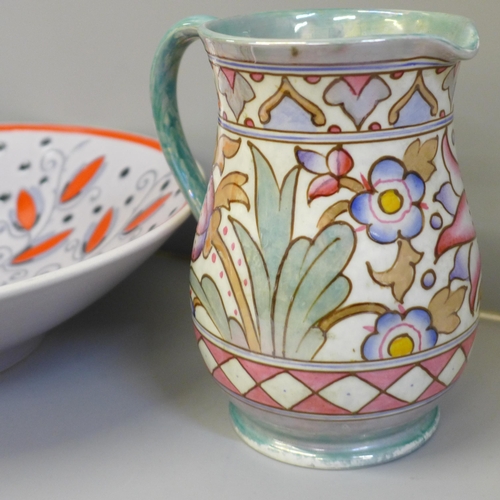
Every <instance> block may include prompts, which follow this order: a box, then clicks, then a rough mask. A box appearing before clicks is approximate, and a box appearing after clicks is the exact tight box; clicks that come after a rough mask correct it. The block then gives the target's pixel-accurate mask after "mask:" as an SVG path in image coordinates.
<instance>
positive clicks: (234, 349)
mask: <svg viewBox="0 0 500 500" xmlns="http://www.w3.org/2000/svg"><path fill="white" fill-rule="evenodd" d="M433 16H434V17H433ZM440 16H441V17H440ZM332 20H333V21H332ZM334 21H335V22H334ZM431 23H435V24H431ZM395 25H397V26H399V27H401V29H402V30H403V31H404V29H408V32H404V33H401V32H400V31H399V28H398V31H397V32H395V31H394V29H395V28H394V26H395ZM457 25H459V26H461V29H462V28H463V29H462V31H461V33H462V34H463V35H464V36H463V39H462V38H461V39H460V40H455V39H454V42H453V43H454V45H453V43H448V42H447V41H443V40H445V39H446V36H447V33H448V32H445V29H448V30H451V29H452V28H456V26H457ZM292 28H293V29H294V30H295V31H293V32H292V31H291V30H292ZM426 29H429V30H430V32H431V34H430V35H429V36H428V37H427V36H426V31H425V30H426ZM273 30H276V31H277V33H275V32H274V31H273ZM301 30H304V32H303V33H302V31H301ZM378 30H380V31H378ZM467 30H468V31H467ZM263 33H266V34H267V38H266V37H265V41H262V34H263ZM297 33H298V34H297ZM453 33H456V32H455V31H453ZM386 35H388V36H386ZM407 35H410V36H407ZM417 35H418V36H417ZM196 36H200V38H201V39H202V41H203V43H204V45H205V48H206V50H207V53H208V57H209V60H210V64H211V66H212V69H213V73H214V77H215V86H216V90H217V96H218V102H219V113H218V125H219V127H218V138H217V148H216V152H215V159H214V162H213V168H212V173H211V178H210V180H209V182H208V189H207V191H206V196H205V199H204V203H203V206H201V204H200V201H201V198H202V196H201V194H200V193H202V192H203V182H202V180H201V179H200V176H199V175H198V174H197V173H196V169H195V168H194V167H192V166H190V163H193V164H194V161H192V160H190V156H189V155H190V152H189V150H188V148H187V147H186V146H185V140H184V137H183V135H182V131H180V130H179V127H178V122H179V121H178V118H179V117H178V112H177V107H176V104H175V86H174V84H173V80H174V78H175V75H176V72H177V68H178V64H179V59H180V54H181V53H182V51H183V50H184V47H185V44H186V43H189V42H190V41H192V40H193V39H194V38H195V37H196ZM280 37H281V38H280ZM330 37H332V39H331V40H330ZM372 41H377V42H380V43H376V44H375V43H361V42H372ZM465 41H466V42H467V44H465ZM462 42H464V46H463V48H462V45H461V44H462ZM476 50H477V34H476V32H475V30H474V28H473V27H472V25H471V24H470V23H469V22H468V21H467V20H464V19H462V18H458V17H453V16H447V15H441V14H435V15H434V14H432V15H430V14H428V13H418V12H413V13H412V12H410V13H404V12H395V13H390V12H389V13H388V12H383V13H382V12H375V11H374V12H371V11H370V12H368V11H351V10H345V11H344V10H340V11H337V10H332V11H324V12H321V13H312V12H289V13H287V12H278V13H273V14H268V15H266V14H256V15H255V16H254V15H252V16H247V17H244V18H235V19H230V20H214V19H207V18H201V19H198V18H193V19H192V20H191V21H189V20H188V21H186V22H183V23H180V24H179V25H177V26H176V27H174V28H173V29H172V30H171V31H170V32H169V33H167V36H166V38H165V40H164V42H163V43H162V45H161V46H160V49H159V52H158V53H157V56H156V58H155V62H154V64H153V71H152V91H153V92H152V96H153V110H154V113H155V119H156V124H157V128H158V131H159V135H160V139H161V142H162V145H163V150H164V152H165V154H166V156H167V158H168V159H169V161H170V163H172V164H173V165H174V171H175V172H176V173H177V177H178V178H179V179H183V178H184V177H185V176H186V175H187V178H186V180H185V182H184V183H182V182H181V184H183V188H184V192H185V193H186V195H187V196H188V197H190V199H191V207H192V208H193V210H194V211H195V214H196V215H198V214H199V224H198V227H197V230H196V236H195V241H194V245H193V253H192V263H191V273H190V285H191V290H190V293H191V304H192V313H193V318H194V325H195V332H196V337H197V341H198V346H199V349H200V351H201V354H202V356H203V359H204V360H205V363H206V365H207V367H208V369H209V371H210V373H211V374H212V375H213V377H214V378H215V379H216V380H217V382H218V383H219V384H220V385H221V386H222V387H223V388H224V389H225V390H226V391H227V392H228V393H229V395H230V398H231V406H230V412H231V417H232V420H233V423H234V426H235V429H236V431H237V432H238V434H239V435H240V436H241V437H242V438H243V439H244V440H245V442H247V443H248V444H249V445H250V446H252V447H253V448H255V449H257V450H259V451H261V452H262V453H264V454H266V455H268V456H271V457H274V458H277V459H278V460H282V461H285V462H290V463H294V464H297V465H305V466H310V467H321V468H346V467H357V466H362V465H368V464H373V463H380V462H383V461H387V460H392V459H394V458H396V457H398V456H402V455H404V454H407V453H409V452H410V451H412V450H414V449H416V448H418V447H419V446H421V445H422V444H423V443H424V442H425V441H427V439H429V437H430V436H431V435H432V434H433V432H434V431H435V429H436V426H437V422H438V418H439V417H438V415H439V413H438V409H437V407H436V404H437V403H436V400H437V398H438V397H439V396H440V395H441V394H442V393H443V392H444V391H446V390H447V389H448V388H449V387H450V386H451V385H452V384H453V383H454V382H455V381H456V380H457V378H458V377H459V376H460V374H461V373H462V370H463V368H464V366H465V364H466V362H467V359H468V357H469V353H470V349H471V346H472V342H473V340H474V336H475V332H476V329H477V323H478V307H479V293H478V289H479V283H480V257H479V252H478V248H477V242H476V233H475V230H474V226H473V224H472V219H471V216H470V213H469V208H468V204H467V198H466V196H465V192H464V188H463V185H462V180H461V177H460V172H459V168H458V163H457V161H456V154H455V145H454V138H453V125H452V123H453V106H454V105H453V92H454V89H455V81H456V75H457V70H458V64H459V61H460V60H461V59H466V58H469V57H472V56H473V55H474V53H475V51H476ZM433 55H434V56H433ZM165 83H167V85H165ZM200 212H201V213H200ZM363 450H365V452H364V451H363Z"/></svg>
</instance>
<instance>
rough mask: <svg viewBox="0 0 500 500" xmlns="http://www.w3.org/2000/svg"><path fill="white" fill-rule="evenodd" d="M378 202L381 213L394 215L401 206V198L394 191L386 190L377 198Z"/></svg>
mask: <svg viewBox="0 0 500 500" xmlns="http://www.w3.org/2000/svg"><path fill="white" fill-rule="evenodd" d="M378 202H379V205H380V208H381V209H382V211H383V212H385V213H386V214H395V213H396V212H397V211H398V210H400V209H401V207H402V205H403V197H402V196H401V195H400V194H399V193H398V191H396V190H395V189H388V190H387V191H384V192H383V193H382V194H381V195H380V196H379V198H378Z"/></svg>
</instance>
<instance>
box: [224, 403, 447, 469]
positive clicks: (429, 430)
mask: <svg viewBox="0 0 500 500" xmlns="http://www.w3.org/2000/svg"><path fill="white" fill-rule="evenodd" d="M229 412H230V416H231V419H232V421H233V424H234V427H235V430H236V432H237V433H238V435H239V436H240V437H241V438H242V439H243V441H244V442H245V443H247V444H248V445H249V446H250V447H252V448H253V449H255V450H256V451H258V452H260V453H262V454H264V455H266V456H268V457H270V458H273V459H275V460H278V461H280V462H285V463H289V464H292V465H297V466H300V467H308V468H313V469H355V468H361V467H368V466H371V465H377V464H382V463H385V462H390V461H392V460H396V459H397V458H400V457H403V456H405V455H407V454H409V453H411V452H413V451H415V450H416V449H418V448H420V447H421V446H422V445H423V444H425V443H426V442H427V441H428V440H429V439H430V437H431V436H432V435H433V434H434V432H435V431H436V429H437V426H438V422H439V408H438V407H437V406H433V408H432V409H430V410H429V408H428V407H427V408H425V412H423V413H422V412H421V411H419V412H416V413H414V414H413V415H411V414H412V413H413V411H409V412H406V413H407V415H406V416H403V417H402V420H406V422H405V423H402V424H401V423H400V424H399V425H398V424H397V423H396V422H397V417H396V420H394V416H391V417H381V418H377V419H367V420H364V421H360V422H355V423H354V424H353V421H345V422H341V421H336V422H332V421H325V420H309V421H307V422H306V421H305V420H303V419H301V418H297V417H286V416H285V417H283V416H277V417H278V418H276V416H273V417H271V418H269V416H270V413H269V412H266V411H264V410H261V409H258V408H253V407H249V406H248V405H246V404H244V403H243V404H241V402H236V404H235V403H233V402H231V403H230V405H229ZM266 414H267V415H266ZM408 417H410V418H408ZM411 417H413V418H411ZM290 419H292V421H293V420H296V422H295V423H293V424H292V425H290ZM273 420H274V421H273ZM280 420H283V422H284V425H283V426H282V425H280V423H279V421H280ZM377 420H378V422H374V421H377ZM384 420H387V422H386V423H387V424H388V425H385V423H382V425H381V421H384ZM400 420H401V418H400ZM394 424H396V425H394ZM292 427H294V428H292ZM370 427H372V429H370ZM329 428H330V429H331V430H332V432H329V430H328V429H329Z"/></svg>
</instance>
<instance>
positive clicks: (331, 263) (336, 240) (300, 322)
mask: <svg viewBox="0 0 500 500" xmlns="http://www.w3.org/2000/svg"><path fill="white" fill-rule="evenodd" d="M303 241H304V239H299V240H297V241H295V242H294V243H293V245H296V244H299V245H300V247H301V248H300V251H299V250H297V251H296V252H293V251H292V249H291V250H290V251H289V252H288V255H287V259H293V262H290V263H287V262H285V263H284V264H283V270H284V269H285V268H288V269H295V270H296V271H295V273H294V274H295V276H294V274H293V273H292V274H290V273H289V272H286V273H285V272H283V270H282V273H281V274H280V282H279V284H278V287H277V294H276V300H275V302H276V303H280V304H286V303H287V301H288V304H289V307H288V310H287V314H286V320H285V325H284V328H283V335H284V339H283V344H284V346H285V350H284V355H285V356H286V357H289V358H300V357H301V349H300V346H301V343H303V341H304V339H305V338H306V336H307V334H308V332H309V331H310V330H311V329H312V328H313V327H314V326H315V325H316V323H317V322H318V321H319V320H320V319H321V318H322V317H324V316H325V315H326V314H328V313H329V312H331V311H332V310H334V309H336V308H337V307H339V305H340V304H342V302H344V300H345V299H346V298H347V296H348V294H349V292H350V288H351V286H350V283H349V281H348V280H347V279H346V278H345V277H344V276H341V275H340V273H341V272H342V270H343V269H344V268H345V266H346V265H347V263H348V261H349V259H350V257H351V255H352V252H353V250H354V243H355V237H354V232H353V230H352V229H351V227H350V226H349V225H347V224H343V223H339V224H333V225H331V226H327V227H326V228H325V229H323V231H321V232H320V233H319V234H318V236H317V237H316V238H315V239H314V240H312V241H311V240H309V248H308V249H307V251H306V252H305V253H304V251H303V250H304V248H305V247H304V243H303ZM300 255H303V261H302V262H299V258H300ZM297 270H299V271H298V272H297ZM297 275H298V276H297ZM297 277H299V282H298V284H297V286H296V287H295V290H294V291H293V294H290V290H291V289H292V288H293V287H292V286H290V285H289V284H286V281H287V280H290V279H291V280H293V281H296V280H297ZM283 280H285V283H282V281H283ZM280 314H281V316H282V314H283V313H282V311H280ZM321 337H322V336H320V335H314V338H316V339H317V341H316V343H317V344H318V343H319V342H321V341H322V339H321ZM309 344H311V342H309ZM313 344H314V343H313ZM319 346H320V344H318V345H316V348H318V347H319ZM313 347H314V345H313ZM313 347H311V346H309V347H308V348H307V351H308V352H309V351H311V350H312V349H313Z"/></svg>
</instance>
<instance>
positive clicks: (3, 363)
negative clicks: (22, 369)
mask: <svg viewBox="0 0 500 500" xmlns="http://www.w3.org/2000/svg"><path fill="white" fill-rule="evenodd" d="M43 337H44V336H43V335H37V336H36V337H34V338H31V339H29V340H25V341H24V342H22V343H21V344H16V345H15V346H13V347H9V348H7V349H4V350H3V351H1V352H0V372H3V371H5V370H7V369H8V368H10V367H11V366H14V365H15V364H17V363H19V362H20V361H22V360H23V359H24V358H26V357H28V356H29V355H30V354H31V353H32V352H33V351H34V350H35V349H36V348H37V347H38V346H39V345H40V343H41V342H42V340H43Z"/></svg>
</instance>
